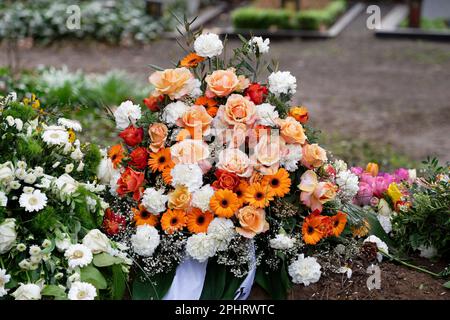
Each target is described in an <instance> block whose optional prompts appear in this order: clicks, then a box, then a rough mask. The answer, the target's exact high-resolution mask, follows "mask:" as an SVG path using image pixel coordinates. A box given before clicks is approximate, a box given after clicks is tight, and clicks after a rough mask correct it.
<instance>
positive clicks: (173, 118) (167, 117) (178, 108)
mask: <svg viewBox="0 0 450 320" xmlns="http://www.w3.org/2000/svg"><path fill="white" fill-rule="evenodd" d="M188 110H189V106H188V105H187V104H185V103H184V102H182V101H176V102H172V103H169V104H168V105H167V106H165V107H164V111H163V113H162V119H163V120H164V123H166V124H168V125H174V124H175V123H176V122H177V120H178V119H180V118H181V117H183V115H184V114H185V113H186V111H188Z"/></svg>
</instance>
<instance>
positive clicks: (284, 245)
mask: <svg viewBox="0 0 450 320" xmlns="http://www.w3.org/2000/svg"><path fill="white" fill-rule="evenodd" d="M269 243H270V246H271V247H272V248H274V249H278V250H287V249H291V248H292V247H293V246H294V244H295V239H292V238H291V237H289V236H288V235H286V234H277V235H276V236H275V238H273V239H270V241H269Z"/></svg>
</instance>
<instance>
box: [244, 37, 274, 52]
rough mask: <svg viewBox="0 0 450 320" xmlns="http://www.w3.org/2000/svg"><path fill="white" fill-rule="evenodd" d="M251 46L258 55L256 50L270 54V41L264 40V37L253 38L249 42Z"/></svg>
mask: <svg viewBox="0 0 450 320" xmlns="http://www.w3.org/2000/svg"><path fill="white" fill-rule="evenodd" d="M249 45H250V46H251V47H252V48H253V50H254V52H255V53H256V49H257V50H258V52H259V53H267V52H269V49H270V47H269V45H270V39H268V38H267V39H265V40H263V38H262V37H252V38H251V39H250V41H249Z"/></svg>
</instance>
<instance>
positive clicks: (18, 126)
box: [5, 116, 23, 132]
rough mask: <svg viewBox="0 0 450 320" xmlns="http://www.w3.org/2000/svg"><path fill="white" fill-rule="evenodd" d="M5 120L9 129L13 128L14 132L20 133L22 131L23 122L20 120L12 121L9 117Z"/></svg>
mask: <svg viewBox="0 0 450 320" xmlns="http://www.w3.org/2000/svg"><path fill="white" fill-rule="evenodd" d="M5 120H6V124H7V125H8V126H9V127H15V128H16V130H17V131H19V132H20V131H22V129H23V121H22V120H21V119H19V118H17V119H14V118H13V117H11V116H7V117H6V118H5Z"/></svg>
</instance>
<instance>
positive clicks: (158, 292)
mask: <svg viewBox="0 0 450 320" xmlns="http://www.w3.org/2000/svg"><path fill="white" fill-rule="evenodd" d="M174 277H175V269H172V270H170V271H169V272H167V273H159V274H157V275H156V276H154V277H153V278H152V279H151V281H149V280H147V281H141V279H140V278H139V276H138V277H137V278H136V279H135V280H134V281H133V293H132V298H133V300H161V299H162V298H163V297H164V296H165V294H166V293H167V291H169V289H170V286H171V285H172V282H173V278H174Z"/></svg>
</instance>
